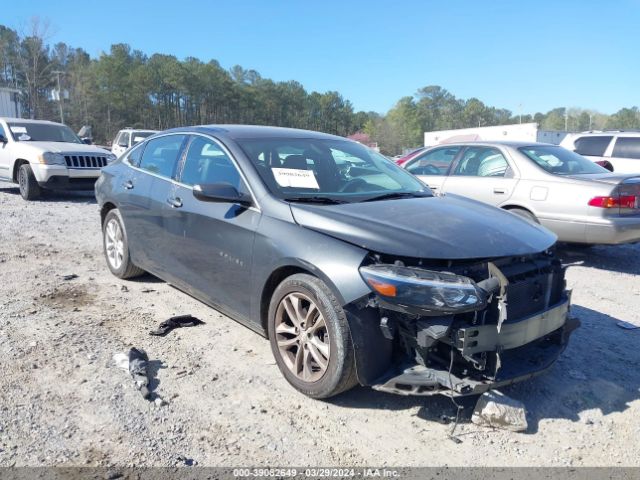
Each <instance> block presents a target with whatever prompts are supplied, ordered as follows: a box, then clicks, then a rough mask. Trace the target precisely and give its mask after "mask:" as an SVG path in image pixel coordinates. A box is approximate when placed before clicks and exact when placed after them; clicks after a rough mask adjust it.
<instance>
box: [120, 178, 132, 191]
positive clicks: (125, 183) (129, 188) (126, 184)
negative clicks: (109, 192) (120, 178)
mask: <svg viewBox="0 0 640 480" xmlns="http://www.w3.org/2000/svg"><path fill="white" fill-rule="evenodd" d="M122 186H123V187H124V188H126V189H127V190H131V189H132V188H133V182H132V181H131V180H127V181H126V182H124V183H123V184H122Z"/></svg>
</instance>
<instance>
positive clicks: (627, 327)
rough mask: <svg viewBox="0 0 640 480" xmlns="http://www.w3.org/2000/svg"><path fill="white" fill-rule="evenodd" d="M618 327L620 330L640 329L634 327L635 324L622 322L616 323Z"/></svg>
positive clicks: (638, 326)
mask: <svg viewBox="0 0 640 480" xmlns="http://www.w3.org/2000/svg"><path fill="white" fill-rule="evenodd" d="M616 325H618V326H619V327H620V328H624V329H625V330H635V329H637V328H640V325H634V324H633V323H629V322H625V321H622V320H620V321H619V322H618V323H616Z"/></svg>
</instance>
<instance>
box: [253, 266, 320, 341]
mask: <svg viewBox="0 0 640 480" xmlns="http://www.w3.org/2000/svg"><path fill="white" fill-rule="evenodd" d="M296 273H306V274H309V275H313V273H311V272H309V271H308V270H305V269H304V268H300V267H294V266H287V267H280V268H278V269H277V270H274V271H273V273H272V274H271V275H270V276H269V279H268V280H267V282H266V283H265V285H264V288H263V289H262V296H261V297H260V323H261V324H262V328H263V329H264V332H265V334H266V335H267V336H268V328H267V321H268V316H269V303H270V302H271V296H272V295H273V292H274V291H275V289H276V288H277V287H278V285H280V283H282V281H283V280H284V279H285V278H287V277H290V276H291V275H295V274H296ZM314 276H315V275H314Z"/></svg>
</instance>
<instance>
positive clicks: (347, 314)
mask: <svg viewBox="0 0 640 480" xmlns="http://www.w3.org/2000/svg"><path fill="white" fill-rule="evenodd" d="M96 196H97V198H98V202H99V205H100V208H101V222H102V229H103V240H104V252H105V258H106V261H107V265H108V267H109V269H110V270H111V272H112V273H113V274H114V275H116V276H118V277H120V278H130V277H133V276H136V275H140V274H142V273H144V272H145V271H147V272H150V273H152V274H154V275H156V276H157V277H160V278H161V279H163V280H165V281H167V282H169V283H171V284H172V285H174V286H175V287H177V288H179V289H181V290H183V291H185V292H187V293H188V294H190V295H192V296H194V297H196V298H198V299H200V300H201V301H203V302H205V303H207V304H208V305H210V306H212V307H213V308H216V309H218V310H220V311H221V312H223V313H225V314H227V315H229V316H230V317H232V318H234V319H236V320H237V321H239V322H240V323H242V324H244V325H246V326H247V327H249V328H251V329H253V330H255V331H257V332H259V333H260V334H262V335H265V336H267V337H268V338H269V340H270V342H271V347H272V350H273V354H274V356H275V359H276V362H277V365H278V367H279V368H280V370H281V371H282V373H283V375H284V377H285V378H286V379H287V380H288V381H289V383H290V384H291V385H293V386H294V387H295V388H296V389H298V390H299V391H301V392H303V393H304V394H306V395H309V396H311V397H314V398H326V397H330V396H332V395H336V394H338V393H340V392H343V391H345V390H347V389H349V388H351V387H353V386H354V385H356V384H358V383H359V384H361V385H369V386H372V387H373V388H375V389H378V390H382V391H387V392H393V393H399V394H415V395H429V394H435V393H444V392H446V393H449V394H453V395H469V394H474V393H480V392H483V391H486V390H488V389H490V388H494V387H496V386H500V385H505V384H510V383H513V382H517V381H521V380H525V379H527V378H530V377H532V376H534V375H537V374H539V373H541V372H543V371H545V370H546V369H547V368H549V367H550V366H551V365H552V364H553V363H554V362H555V360H556V359H557V358H558V356H559V355H560V354H561V352H562V351H563V350H564V348H565V347H566V345H567V342H568V340H569V336H570V334H571V332H572V331H573V330H574V329H575V328H576V327H577V326H578V321H577V320H573V319H571V318H570V317H569V303H570V298H569V293H568V292H567V290H566V287H565V280H564V268H563V267H562V265H561V264H560V262H559V260H558V259H557V258H556V256H555V254H554V244H555V241H556V237H555V236H554V235H553V234H552V233H550V232H549V231H548V230H546V229H545V228H543V227H540V226H538V225H534V224H532V223H531V222H528V221H526V220H524V219H521V218H518V217H516V216H515V215H512V214H510V213H508V212H504V211H501V210H499V209H496V208H493V207H490V206H486V205H483V204H481V203H478V202H475V201H472V200H468V199H464V198H462V197H457V196H455V195H448V196H446V197H435V196H433V195H432V193H431V191H430V190H429V189H428V188H427V187H426V186H425V185H424V184H423V183H421V182H420V181H419V180H417V179H416V178H415V177H413V176H411V175H410V174H408V173H407V172H406V171H404V170H403V169H402V168H399V167H397V166H396V165H394V164H393V163H391V162H389V161H388V160H387V159H386V158H384V157H382V156H381V155H379V154H377V153H375V152H373V151H371V150H369V149H367V148H365V147H364V146H362V145H360V144H358V143H356V142H352V141H349V140H345V139H344V138H341V137H335V136H331V135H325V134H321V133H317V132H309V131H303V130H292V129H282V128H272V127H250V126H204V127H192V128H184V129H176V130H169V131H166V132H162V133H160V134H157V135H155V136H153V137H150V138H148V139H146V140H145V141H144V142H142V143H140V144H138V145H137V146H135V147H134V148H132V149H131V150H129V151H128V152H127V153H125V154H124V155H122V156H121V157H120V159H118V160H117V161H116V162H114V163H113V164H111V165H109V166H107V167H105V168H104V169H103V171H102V176H101V177H100V179H99V181H98V182H97V184H96Z"/></svg>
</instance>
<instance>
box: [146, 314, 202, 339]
mask: <svg viewBox="0 0 640 480" xmlns="http://www.w3.org/2000/svg"><path fill="white" fill-rule="evenodd" d="M203 324H204V322H203V321H202V320H199V319H197V318H196V317H193V316H191V315H178V316H177V317H171V318H169V319H168V320H165V321H164V322H162V323H161V324H160V325H159V326H158V328H157V329H155V330H151V331H150V332H149V335H158V336H165V335H166V334H167V333H169V332H170V331H171V330H173V329H174V328H182V327H195V326H196V325H203Z"/></svg>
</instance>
